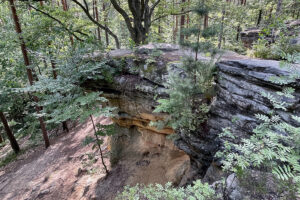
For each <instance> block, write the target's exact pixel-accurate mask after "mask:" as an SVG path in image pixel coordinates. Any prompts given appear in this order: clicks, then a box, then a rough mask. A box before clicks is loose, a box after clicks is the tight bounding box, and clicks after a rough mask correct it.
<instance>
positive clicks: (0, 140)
mask: <svg viewBox="0 0 300 200" xmlns="http://www.w3.org/2000/svg"><path fill="white" fill-rule="evenodd" d="M2 142H3V138H2V136H1V134H0V144H1V143H2Z"/></svg>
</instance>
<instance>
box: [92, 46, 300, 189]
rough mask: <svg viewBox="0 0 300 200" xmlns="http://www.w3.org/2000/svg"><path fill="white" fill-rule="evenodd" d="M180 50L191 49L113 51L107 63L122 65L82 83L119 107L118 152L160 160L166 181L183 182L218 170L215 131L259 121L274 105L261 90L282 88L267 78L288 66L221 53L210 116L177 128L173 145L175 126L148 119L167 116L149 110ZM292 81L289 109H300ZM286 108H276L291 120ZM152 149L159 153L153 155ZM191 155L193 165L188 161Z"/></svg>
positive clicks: (145, 162) (243, 128)
mask: <svg viewBox="0 0 300 200" xmlns="http://www.w3.org/2000/svg"><path fill="white" fill-rule="evenodd" d="M184 55H190V52H189V51H185V50H180V49H179V48H178V47H176V46H175V47H174V46H170V45H158V46H156V47H155V46H153V45H152V46H151V45H148V46H143V47H140V48H139V49H138V50H137V51H136V52H132V51H130V50H118V51H113V52H110V53H109V55H106V56H107V59H109V58H111V59H110V61H109V62H108V65H109V66H110V67H112V68H119V69H120V68H122V71H121V72H120V73H118V74H116V75H114V77H113V81H112V82H105V81H98V82H97V81H96V82H95V81H92V80H91V81H87V83H86V87H88V88H90V89H93V90H101V91H104V95H105V96H106V97H107V98H108V99H109V102H110V105H113V106H115V107H118V115H117V116H116V117H115V118H114V121H115V123H116V124H117V125H118V127H119V131H118V132H119V133H118V134H117V136H116V137H115V138H112V139H113V141H114V144H115V146H114V147H115V149H114V151H116V152H119V153H120V152H123V153H121V154H120V155H122V157H123V158H126V159H127V160H130V159H133V160H134V161H132V162H136V163H137V165H139V166H144V167H145V166H146V167H147V166H149V163H155V162H158V163H161V165H160V167H161V169H164V170H162V171H161V172H162V173H161V174H163V175H162V176H161V177H164V179H163V180H164V181H173V182H176V183H178V184H180V183H181V184H182V183H184V182H186V181H189V180H192V179H196V178H203V177H204V179H205V180H206V181H208V182H211V183H212V182H214V181H216V180H218V178H220V177H221V176H222V173H221V172H220V168H219V167H220V166H219V163H218V160H214V154H215V152H216V151H218V149H219V148H220V147H221V142H220V141H219V139H218V135H219V134H220V133H221V132H222V129H223V128H225V127H231V129H232V130H233V132H234V133H235V134H236V136H237V138H244V137H248V136H249V134H251V130H252V129H253V128H254V127H255V126H256V125H257V124H256V121H257V120H256V119H255V117H254V115H255V114H256V113H268V112H269V111H270V110H271V109H272V106H271V104H270V103H269V101H268V100H267V99H266V98H264V97H262V95H261V92H268V93H271V94H275V93H276V92H277V91H280V90H281V89H282V86H281V85H279V84H274V83H273V82H271V81H270V77H272V76H284V75H287V74H289V73H290V72H289V71H288V70H286V69H283V68H281V67H280V66H279V65H280V64H279V62H277V61H269V60H256V59H244V57H241V56H236V55H233V54H231V53H225V54H224V55H225V56H223V58H222V61H220V62H219V63H217V69H218V74H217V83H216V90H217V91H216V94H217V95H216V97H215V99H214V101H213V104H212V108H211V111H210V116H209V120H208V121H207V123H204V124H203V126H202V127H199V129H198V130H197V131H195V132H194V133H193V134H187V133H184V132H181V133H179V136H180V138H179V139H177V140H176V141H175V145H176V146H174V145H173V143H172V141H171V140H169V139H168V137H167V136H168V135H171V134H173V133H174V131H173V130H172V129H171V128H170V127H165V128H163V129H156V128H155V127H152V126H150V122H151V121H157V120H160V119H163V118H164V117H166V114H161V113H160V114H157V113H153V110H154V108H155V106H156V105H157V103H156V99H157V98H162V97H166V94H165V93H164V86H163V83H164V81H165V80H166V79H167V67H168V66H169V67H170V66H174V65H177V63H178V61H179V60H180V58H181V57H182V56H184ZM235 59H238V60H235ZM174 63H175V64H174ZM291 85H292V86H293V87H294V88H296V92H295V96H296V98H295V99H293V100H291V102H290V103H291V104H290V106H289V109H288V111H287V112H293V113H295V114H300V82H299V81H298V82H297V81H296V82H293V83H291ZM287 112H278V114H279V115H280V116H281V117H282V118H283V119H285V120H286V121H289V120H290V119H289V118H288V115H287ZM236 142H238V141H236ZM114 147H113V146H112V149H113V148H114ZM156 155H161V157H160V158H159V159H156V160H155V159H154V158H155V156H156ZM187 155H188V156H187ZM188 157H189V158H188ZM161 158H163V159H161ZM189 160H190V163H191V166H190V164H188V165H187V162H188V163H189ZM162 163H164V164H162ZM172 163H173V164H172ZM171 164H172V165H171ZM170 166H173V167H172V168H170ZM155 168H157V166H156V167H155ZM150 169H153V168H149V171H151V170H150ZM188 169H190V171H189V175H188V173H187V171H188ZM153 173H155V172H153ZM172 177H173V179H172ZM174 177H176V178H175V179H176V180H175V179H174ZM182 178H183V180H181V179H182ZM159 180H162V179H159ZM160 182H163V181H160Z"/></svg>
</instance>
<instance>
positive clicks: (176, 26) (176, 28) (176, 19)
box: [173, 15, 178, 43]
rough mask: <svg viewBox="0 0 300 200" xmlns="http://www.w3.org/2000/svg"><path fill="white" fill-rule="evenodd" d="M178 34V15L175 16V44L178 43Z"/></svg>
mask: <svg viewBox="0 0 300 200" xmlns="http://www.w3.org/2000/svg"><path fill="white" fill-rule="evenodd" d="M177 33H178V15H176V16H175V28H174V33H173V37H174V43H176V40H177Z"/></svg>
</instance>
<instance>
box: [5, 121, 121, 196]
mask: <svg viewBox="0 0 300 200" xmlns="http://www.w3.org/2000/svg"><path fill="white" fill-rule="evenodd" d="M95 121H96V123H103V124H105V123H109V121H110V120H109V119H106V118H103V117H99V118H97V119H95ZM92 134H93V126H92V124H91V122H90V121H88V122H86V123H83V124H78V125H76V126H75V127H74V128H73V129H71V130H70V132H69V133H63V134H61V135H59V136H57V137H55V138H52V140H51V146H50V147H49V148H48V149H45V148H44V146H43V145H39V146H37V147H34V148H31V149H28V150H27V151H26V152H25V153H23V154H22V155H19V156H18V157H17V159H16V160H15V161H13V162H11V163H9V164H8V165H6V166H5V167H2V168H1V169H0V199H1V200H21V199H24V200H25V199H27V200H32V199H53V200H63V199H72V200H75V199H104V200H106V199H111V198H112V197H114V196H115V195H116V194H117V191H120V189H121V188H123V184H124V181H122V180H126V179H127V175H126V173H124V171H123V169H122V167H121V166H117V167H116V168H114V170H113V171H112V172H111V174H110V175H109V176H108V177H107V178H105V171H104V168H103V165H102V163H101V158H100V156H99V153H98V152H96V153H95V152H94V151H93V150H92V148H91V146H83V144H82V142H83V140H84V138H85V137H86V136H88V135H89V136H92ZM107 144H108V142H107V139H105V144H104V145H103V149H104V155H105V156H104V157H105V158H104V160H105V163H106V164H107V165H108V166H109V159H108V157H109V156H108V153H109V151H108V146H107ZM7 146H8V145H7ZM6 148H7V147H3V148H2V149H1V150H0V155H1V154H4V153H5V152H6Z"/></svg>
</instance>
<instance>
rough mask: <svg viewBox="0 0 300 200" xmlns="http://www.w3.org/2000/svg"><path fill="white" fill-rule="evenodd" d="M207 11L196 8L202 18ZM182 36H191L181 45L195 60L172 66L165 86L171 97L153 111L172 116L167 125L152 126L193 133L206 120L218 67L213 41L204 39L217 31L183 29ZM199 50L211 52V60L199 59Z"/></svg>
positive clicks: (201, 6)
mask: <svg viewBox="0 0 300 200" xmlns="http://www.w3.org/2000/svg"><path fill="white" fill-rule="evenodd" d="M208 10H209V9H208V7H207V6H206V5H204V4H199V5H198V6H197V7H195V8H194V9H193V11H194V12H195V13H196V14H197V16H198V17H199V18H202V17H205V16H207V15H208ZM199 21H200V20H199ZM202 21H203V20H202ZM181 34H183V35H185V36H189V40H185V41H184V42H182V40H181V45H182V46H183V47H187V48H189V49H192V50H193V52H194V53H195V58H194V59H193V58H191V57H190V58H186V59H184V60H183V63H182V64H181V65H179V66H175V67H169V77H168V80H167V83H166V84H165V87H166V88H167V89H166V93H167V94H168V95H169V98H168V99H159V100H158V103H159V105H158V106H157V108H156V109H155V111H154V112H167V113H168V114H169V117H168V118H167V119H166V120H165V121H164V122H159V123H154V124H153V125H157V126H162V125H163V124H164V125H169V126H171V127H172V128H174V129H177V130H184V131H188V132H192V131H194V130H196V128H199V127H200V126H201V124H203V123H204V122H205V121H206V118H207V117H206V115H207V113H208V111H209V103H210V98H211V96H210V92H211V89H212V87H213V81H214V68H215V67H214V62H213V56H214V55H215V53H216V50H215V47H214V45H213V44H212V43H211V42H209V41H205V42H202V41H201V40H202V39H203V38H209V37H211V36H212V35H214V32H213V29H212V28H211V27H206V28H205V29H203V30H201V24H197V25H196V26H193V27H190V28H186V29H183V30H182V32H181ZM194 41H195V42H194ZM200 51H201V52H209V53H210V55H212V57H211V59H210V60H209V61H201V60H198V54H199V52H200ZM161 123H163V124H161Z"/></svg>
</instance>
